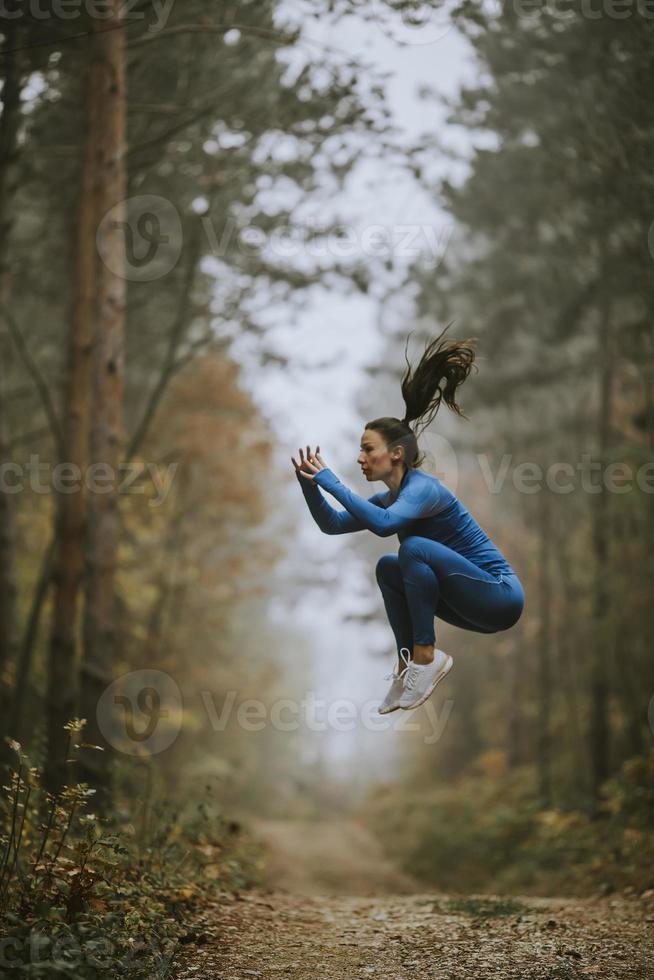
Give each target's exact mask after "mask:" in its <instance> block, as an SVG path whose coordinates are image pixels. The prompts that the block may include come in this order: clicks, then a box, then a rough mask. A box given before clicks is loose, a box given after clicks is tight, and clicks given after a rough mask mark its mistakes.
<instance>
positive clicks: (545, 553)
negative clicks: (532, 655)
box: [536, 489, 552, 808]
mask: <svg viewBox="0 0 654 980" xmlns="http://www.w3.org/2000/svg"><path fill="white" fill-rule="evenodd" d="M538 503H539V506H540V521H539V525H540V526H539V537H540V562H539V564H540V569H539V571H540V589H539V597H540V631H539V638H538V691H537V704H538V736H537V739H536V746H537V750H536V755H537V764H538V793H539V796H540V801H541V804H542V805H543V807H546V808H548V807H550V806H551V803H552V780H551V772H550V762H551V706H552V666H551V645H552V617H551V610H552V576H551V543H552V521H551V515H550V509H551V500H550V497H549V490H548V489H543V490H542V491H541V493H540V495H539V498H538Z"/></svg>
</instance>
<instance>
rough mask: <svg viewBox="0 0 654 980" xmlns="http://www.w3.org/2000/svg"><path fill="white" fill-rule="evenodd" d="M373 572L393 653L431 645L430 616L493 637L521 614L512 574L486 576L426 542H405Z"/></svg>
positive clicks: (522, 597)
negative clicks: (394, 645)
mask: <svg viewBox="0 0 654 980" xmlns="http://www.w3.org/2000/svg"><path fill="white" fill-rule="evenodd" d="M375 573H376V577H377V582H378V583H379V588H380V589H381V592H382V596H383V598H384V605H385V607H386V614H387V616H388V621H389V623H390V625H391V629H392V630H393V633H394V635H395V639H396V641H397V649H398V651H399V650H400V649H401V647H408V648H409V650H413V644H414V643H418V644H420V645H421V646H422V645H425V646H429V645H432V644H435V643H436V635H435V633H434V616H437V617H438V618H439V619H443V620H445V622H446V623H450V624H451V625H452V626H459V627H460V628H461V629H464V630H473V631H474V632H475V633H497V632H498V631H499V630H508V629H510V628H511V626H514V625H515V623H517V622H518V620H519V619H520V616H521V615H522V610H523V607H524V602H525V594H524V591H523V588H522V584H521V582H520V579H519V578H518V576H517V575H516V574H515V572H511V573H510V574H507V573H505V572H503V573H502V574H501V575H499V576H495V575H491V573H490V572H486V571H484V570H483V569H481V568H479V567H478V566H477V565H474V564H473V563H472V562H471V561H468V559H467V558H464V557H463V555H460V554H459V553H458V552H457V551H453V550H452V549H451V548H448V547H446V545H444V544H441V543H440V542H439V541H433V540H431V538H420V537H417V536H410V537H407V538H405V539H404V541H403V542H402V543H401V545H400V548H399V551H398V553H397V554H396V555H382V557H381V558H380V559H379V561H378V562H377V567H376V569H375Z"/></svg>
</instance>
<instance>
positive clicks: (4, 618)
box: [0, 21, 20, 714]
mask: <svg viewBox="0 0 654 980" xmlns="http://www.w3.org/2000/svg"><path fill="white" fill-rule="evenodd" d="M3 31H4V35H5V48H6V54H5V55H4V57H3V66H4V71H3V78H2V81H3V87H2V115H1V116H0V301H1V302H2V303H4V302H5V300H6V298H7V294H8V291H9V261H8V243H9V236H10V229H11V218H10V216H9V201H10V199H11V195H12V189H13V188H12V185H11V179H12V174H13V173H14V166H13V165H14V163H15V159H16V146H17V133H18V122H19V117H20V76H19V70H18V65H17V63H16V54H15V53H14V52H13V51H12V47H13V46H14V45H15V43H16V42H15V37H16V33H17V31H16V28H15V25H14V23H13V21H9V22H8V23H7V26H6V28H3ZM10 353H11V341H10V338H9V334H8V330H7V327H6V325H5V324H3V323H2V321H0V461H2V462H6V461H7V460H8V459H9V457H10V444H11V433H10V430H9V420H8V416H7V411H8V399H7V394H6V393H7V376H8V365H9V363H10ZM15 548H16V529H15V495H14V494H12V493H7V492H5V489H4V487H1V488H0V713H2V714H3V713H4V712H3V711H2V709H3V708H4V707H5V705H4V704H3V701H4V700H5V697H6V696H7V692H6V691H5V688H4V685H3V683H2V681H3V675H4V670H5V667H6V666H7V664H9V663H12V662H13V660H14V658H15V655H16V646H17V629H18V624H17V621H16V595H17V589H16V572H15V567H14V565H15V562H14V557H15Z"/></svg>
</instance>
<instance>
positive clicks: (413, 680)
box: [400, 650, 454, 709]
mask: <svg viewBox="0 0 654 980" xmlns="http://www.w3.org/2000/svg"><path fill="white" fill-rule="evenodd" d="M453 663H454V661H453V660H452V658H451V657H450V655H449V653H444V652H443V651H442V650H434V659H433V660H432V662H431V663H430V664H417V663H416V662H415V661H414V660H412V661H411V663H410V664H409V667H408V669H407V672H406V674H405V676H404V690H403V691H402V694H401V695H400V708H405V709H406V708H417V707H418V705H420V704H422V703H423V701H426V700H427V698H428V697H429V695H430V694H431V693H432V691H433V690H434V688H435V687H436V685H437V684H438V683H439V681H442V680H443V678H444V677H445V675H446V674H447V673H449V671H450V670H451V669H452V664H453Z"/></svg>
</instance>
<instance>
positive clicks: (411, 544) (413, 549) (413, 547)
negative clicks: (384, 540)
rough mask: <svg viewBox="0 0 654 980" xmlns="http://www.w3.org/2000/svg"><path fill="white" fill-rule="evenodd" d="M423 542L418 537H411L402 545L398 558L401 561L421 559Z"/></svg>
mask: <svg viewBox="0 0 654 980" xmlns="http://www.w3.org/2000/svg"><path fill="white" fill-rule="evenodd" d="M422 547H423V544H422V540H421V538H419V537H418V536H417V535H415V534H414V535H409V537H408V538H405V539H404V541H403V542H402V543H401V544H400V547H399V549H398V552H397V557H398V559H399V560H400V561H405V560H406V559H415V558H419V557H420V555H421V554H422Z"/></svg>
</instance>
